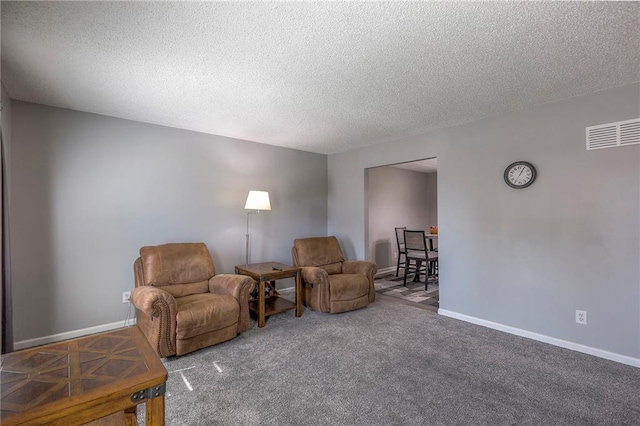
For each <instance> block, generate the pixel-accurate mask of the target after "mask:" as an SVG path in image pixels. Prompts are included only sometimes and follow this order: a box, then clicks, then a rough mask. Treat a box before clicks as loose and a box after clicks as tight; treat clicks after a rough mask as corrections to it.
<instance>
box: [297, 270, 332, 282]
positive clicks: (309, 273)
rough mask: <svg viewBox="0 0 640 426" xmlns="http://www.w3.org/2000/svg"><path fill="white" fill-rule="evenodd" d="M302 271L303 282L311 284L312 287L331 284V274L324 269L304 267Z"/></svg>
mask: <svg viewBox="0 0 640 426" xmlns="http://www.w3.org/2000/svg"><path fill="white" fill-rule="evenodd" d="M301 269H302V281H303V282H306V283H309V284H311V287H313V286H314V285H315V284H318V285H320V284H329V274H328V273H327V271H325V270H324V269H322V268H318V267H317V266H303V267H302V268H301Z"/></svg>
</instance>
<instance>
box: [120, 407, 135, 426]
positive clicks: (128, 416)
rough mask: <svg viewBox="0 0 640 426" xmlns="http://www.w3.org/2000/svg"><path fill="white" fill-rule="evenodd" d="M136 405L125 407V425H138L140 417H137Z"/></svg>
mask: <svg viewBox="0 0 640 426" xmlns="http://www.w3.org/2000/svg"><path fill="white" fill-rule="evenodd" d="M136 407H137V405H134V406H133V407H129V408H125V409H124V422H123V426H138V419H137V417H136Z"/></svg>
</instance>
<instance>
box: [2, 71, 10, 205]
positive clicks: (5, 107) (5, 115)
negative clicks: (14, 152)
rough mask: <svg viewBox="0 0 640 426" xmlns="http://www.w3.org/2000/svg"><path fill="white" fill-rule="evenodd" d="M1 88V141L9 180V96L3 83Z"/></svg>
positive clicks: (8, 179) (8, 189)
mask: <svg viewBox="0 0 640 426" xmlns="http://www.w3.org/2000/svg"><path fill="white" fill-rule="evenodd" d="M0 83H1V82H0ZM0 88H1V90H2V112H1V113H0V114H2V124H1V126H2V142H3V144H4V154H5V155H6V156H7V157H6V158H5V161H6V165H7V181H8V182H11V109H12V108H11V106H12V103H11V98H9V95H8V94H7V91H6V90H5V88H4V84H0ZM7 191H8V192H9V196H10V195H11V188H10V187H8V188H7Z"/></svg>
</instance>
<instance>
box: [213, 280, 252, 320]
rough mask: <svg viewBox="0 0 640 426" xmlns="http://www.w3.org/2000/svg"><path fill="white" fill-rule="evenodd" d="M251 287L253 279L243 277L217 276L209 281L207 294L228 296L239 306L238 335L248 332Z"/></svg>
mask: <svg viewBox="0 0 640 426" xmlns="http://www.w3.org/2000/svg"><path fill="white" fill-rule="evenodd" d="M253 285H254V281H253V278H251V277H247V276H245V275H232V274H219V275H215V276H213V277H211V278H210V279H209V292H211V293H216V294H229V295H231V296H233V297H235V298H236V299H237V300H238V304H239V305H240V318H238V333H241V332H243V331H246V330H248V329H249V327H250V326H251V321H250V319H249V295H250V293H251V289H252V288H253Z"/></svg>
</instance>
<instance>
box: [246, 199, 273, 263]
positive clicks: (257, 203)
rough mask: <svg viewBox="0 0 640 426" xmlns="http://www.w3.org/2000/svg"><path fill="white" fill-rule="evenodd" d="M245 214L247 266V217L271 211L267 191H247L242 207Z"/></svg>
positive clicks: (247, 260)
mask: <svg viewBox="0 0 640 426" xmlns="http://www.w3.org/2000/svg"><path fill="white" fill-rule="evenodd" d="M244 209H245V210H250V211H248V212H247V235H246V237H247V249H246V253H245V265H248V264H249V215H252V214H259V213H260V211H261V210H271V203H270V202H269V193H268V192H267V191H249V195H248V196H247V202H246V203H245V205H244Z"/></svg>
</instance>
